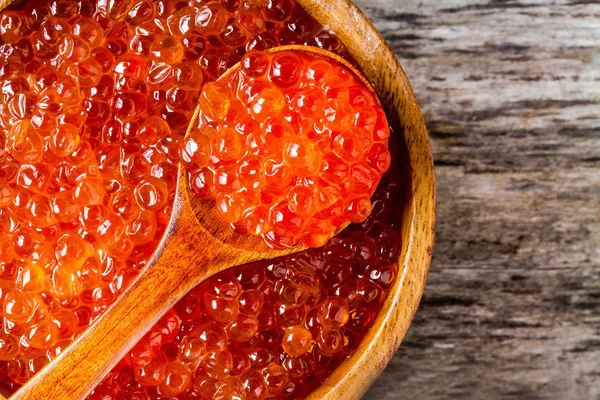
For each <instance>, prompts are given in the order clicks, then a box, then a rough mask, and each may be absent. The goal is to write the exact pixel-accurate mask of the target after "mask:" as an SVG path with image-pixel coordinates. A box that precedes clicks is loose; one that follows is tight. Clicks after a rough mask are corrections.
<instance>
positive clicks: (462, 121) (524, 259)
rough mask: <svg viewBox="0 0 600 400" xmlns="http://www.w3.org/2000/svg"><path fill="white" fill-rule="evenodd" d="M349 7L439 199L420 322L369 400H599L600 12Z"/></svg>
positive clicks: (490, 1)
mask: <svg viewBox="0 0 600 400" xmlns="http://www.w3.org/2000/svg"><path fill="white" fill-rule="evenodd" d="M355 2H356V3H357V4H358V5H359V6H360V7H361V8H362V9H363V10H364V11H365V13H366V14H367V15H368V16H369V17H370V18H371V19H372V20H373V21H374V22H375V25H376V26H377V28H378V29H379V30H380V31H381V32H382V33H383V35H384V36H385V38H386V39H387V40H388V42H389V43H390V44H391V46H392V47H393V49H394V50H395V51H396V53H397V55H398V57H399V58H400V60H401V62H402V64H403V66H404V69H405V70H406V73H407V75H408V76H409V78H410V79H411V82H412V84H413V87H414V89H415V92H416V94H417V98H418V99H419V101H420V103H421V106H422V108H423V111H424V114H425V117H426V120H427V125H428V128H429V131H430V135H431V139H432V143H433V150H434V156H435V159H436V167H437V178H438V185H439V186H438V190H439V192H438V202H439V203H438V212H439V215H438V221H439V222H438V225H437V244H436V247H435V251H434V261H433V265H432V268H431V272H430V278H429V282H428V285H427V288H426V290H425V294H424V298H423V302H422V305H421V308H420V310H419V312H418V313H417V317H416V319H415V321H414V323H413V325H412V326H411V328H410V331H409V335H408V337H407V339H406V341H405V342H404V343H403V344H402V346H401V348H400V350H399V352H398V353H397V355H396V356H395V358H394V360H393V362H392V364H391V365H390V366H389V367H388V368H387V370H386V371H385V373H384V374H383V375H382V376H381V377H380V379H379V380H378V381H377V382H376V384H375V385H374V386H373V387H372V389H371V390H370V392H369V393H368V394H367V395H366V396H365V399H366V400H397V399H398V400H400V399H402V400H420V399H426V400H429V399H485V400H495V399H519V400H522V399H523V400H529V399H532V400H535V399H552V400H554V399H560V400H578V399H583V400H592V399H600V3H599V2H598V1H597V0H589V1H584V0H564V1H562V0H561V1H556V0H518V1H516V0H479V1H478V0H356V1H355Z"/></svg>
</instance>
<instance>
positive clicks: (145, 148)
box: [0, 0, 399, 400]
mask: <svg viewBox="0 0 600 400" xmlns="http://www.w3.org/2000/svg"><path fill="white" fill-rule="evenodd" d="M295 43H305V44H310V45H315V46H319V47H323V48H326V49H328V50H332V51H334V52H337V53H339V54H344V48H343V46H342V45H341V42H340V41H339V40H338V39H337V38H336V37H335V36H333V35H332V34H331V33H330V32H328V31H327V30H324V29H323V28H322V27H321V26H320V25H319V24H318V23H317V22H315V21H314V20H312V19H311V18H310V17H309V16H308V15H307V14H306V13H304V12H303V11H302V10H301V9H300V8H299V7H298V6H297V5H296V4H295V3H293V2H292V1H290V0H268V1H267V0H256V1H253V0H247V1H239V0H216V1H215V0H208V1H207V0H203V1H197V0H190V1H176V0H156V1H149V0H123V1H113V0H107V1H104V0H103V1H100V0H31V1H28V2H24V3H23V8H22V9H20V10H10V11H6V10H5V11H3V12H1V13H0V87H1V88H2V90H1V92H0V307H1V308H0V310H1V311H2V312H1V313H0V386H2V388H0V391H4V390H6V391H8V392H10V391H13V390H15V389H16V388H17V387H19V385H21V384H23V383H24V382H26V381H27V380H28V379H29V378H30V377H31V376H33V374H35V373H36V372H37V371H39V370H40V369H41V368H42V367H43V366H44V365H46V364H47V363H48V362H49V361H50V360H52V359H53V358H55V357H56V356H57V355H58V354H59V353H60V352H61V351H62V349H64V348H65V347H66V346H67V345H68V344H69V343H70V342H71V341H72V340H73V339H74V338H75V337H77V335H79V334H80V333H81V332H82V331H84V330H85V329H87V327H88V326H89V325H90V324H91V323H92V322H93V321H94V320H95V319H96V318H97V317H98V316H99V315H100V314H101V313H102V312H103V311H104V310H105V309H106V308H107V307H109V306H110V304H111V303H112V302H113V301H114V300H115V298H116V297H117V296H118V295H119V294H120V293H121V292H122V290H123V289H124V288H125V287H126V285H127V284H128V283H129V282H130V281H131V279H132V278H133V277H135V275H136V274H137V272H138V271H139V269H140V268H142V267H143V266H144V265H145V263H146V262H147V260H148V258H149V257H150V255H151V254H152V252H153V251H154V250H155V248H156V245H157V242H158V240H159V239H160V237H161V236H162V234H163V232H164V229H165V226H166V223H167V221H168V219H169V218H170V214H171V204H172V200H173V192H174V189H175V180H176V173H177V166H178V163H179V155H180V151H181V146H182V143H183V139H184V137H183V135H184V133H185V131H186V127H187V125H188V122H189V119H190V117H191V114H192V112H193V109H194V107H195V105H196V103H197V101H198V98H199V93H200V90H201V88H202V85H203V84H204V83H205V82H211V81H214V80H215V79H216V78H217V77H218V76H219V75H220V74H221V73H222V72H223V71H224V70H226V69H227V68H228V67H229V66H231V65H233V64H235V63H237V62H238V61H240V60H241V57H242V56H243V54H244V53H245V52H246V51H247V50H260V49H264V48H267V47H272V46H276V45H279V44H295ZM376 196H377V195H376ZM398 204H399V201H398V200H397V199H396V200H393V199H387V198H386V199H383V198H382V199H379V200H377V199H376V200H375V201H374V202H373V210H374V211H373V215H379V217H377V218H378V220H377V221H379V222H378V223H377V224H372V225H373V226H372V227H367V226H366V225H365V227H364V228H361V229H363V230H367V229H369V232H371V231H373V232H377V235H379V233H381V232H383V230H384V229H383V228H385V230H386V232H388V234H389V235H388V234H386V235H388V236H386V238H389V239H378V242H381V244H378V246H379V247H378V248H377V250H376V253H377V252H382V253H388V252H392V253H393V252H395V251H397V247H396V246H397V239H396V238H395V237H394V236H393V235H391V234H390V232H393V229H392V228H390V226H393V227H394V228H396V227H397V224H395V225H394V224H392V225H390V223H389V222H383V221H388V217H389V215H390V213H391V210H396V209H397V207H398ZM378 210H386V211H384V212H383V214H381V213H380V212H379V211H378ZM370 220H372V218H370V219H369V220H367V222H366V223H365V224H367V223H368V222H369V221H370ZM369 234H371V233H369ZM373 235H375V233H373ZM394 235H395V233H394ZM373 237H375V236H373ZM392 238H393V239H392ZM385 243H388V244H385ZM287 262H289V263H292V262H295V261H292V260H291V259H290V260H289V261H287ZM297 262H298V263H299V265H300V264H301V262H300V261H297ZM327 265H330V264H329V261H327V262H325V261H323V263H322V265H321V266H320V267H319V271H320V270H323V269H324V268H326V267H327ZM331 265H333V264H331ZM262 267H263V268H264V269H263V271H262V272H263V273H266V268H267V265H262ZM338 268H340V273H344V271H346V269H345V268H347V267H344V268H341V267H338ZM244 271H245V270H244ZM319 273H320V272H319ZM395 273H396V266H395V264H393V263H392V264H389V265H388V266H386V268H385V269H382V270H381V271H380V269H376V270H375V272H373V274H370V275H369V278H368V279H369V280H373V279H374V280H375V282H377V281H378V280H382V282H390V281H392V280H393V278H394V277H395ZM328 274H330V275H331V274H334V273H333V272H330V273H328ZM319 276H320V275H319ZM328 276H329V275H328ZM365 276H366V275H365ZM371 276H373V277H371ZM236 279H237V278H236ZM240 279H242V278H240ZM282 279H284V277H282V276H279V275H277V276H276V277H273V278H271V280H270V282H272V283H273V284H275V283H276V282H279V281H280V280H282ZM319 279H320V278H319ZM327 279H329V278H327ZM240 282H242V281H241V280H240ZM241 284H242V286H244V284H243V283H241ZM234 286H236V285H234ZM382 287H383V286H382ZM265 290H266V289H265ZM320 290H323V291H324V293H325V292H326V289H325V287H324V286H323V289H320ZM194 293H195V292H194ZM211 293H212V294H211V296H216V299H213V300H215V301H216V302H215V303H214V304H216V305H219V307H218V312H214V313H213V316H214V317H215V318H218V319H215V320H214V321H215V323H217V324H219V326H221V327H225V326H227V327H228V328H227V335H228V336H227V337H228V340H229V341H228V342H227V343H226V344H221V341H220V340H219V338H218V336H211V338H208V337H207V338H205V339H202V340H205V341H208V342H210V343H211V346H213V345H214V344H215V343H219V346H221V347H223V346H224V348H225V349H233V347H232V345H233V344H234V343H246V342H248V341H249V340H251V339H248V338H250V337H251V335H252V332H253V330H254V321H253V320H252V319H251V318H245V317H244V318H242V317H240V315H242V312H243V313H244V314H243V315H246V314H248V313H251V312H253V311H252V310H253V309H254V308H257V309H261V310H262V308H260V307H259V306H258V305H259V304H261V302H260V300H256V299H257V298H260V296H259V295H258V294H257V293H256V292H250V293H246V292H245V291H244V293H243V294H241V295H240V296H239V298H238V299H237V301H238V306H237V308H236V306H235V302H234V301H233V299H231V298H229V299H228V300H226V301H224V300H223V299H222V296H221V294H220V293H221V292H219V293H214V292H211ZM227 293H229V292H227ZM327 295H328V296H330V295H334V293H327ZM190 296H191V297H187V298H186V299H187V300H184V302H185V301H190V298H193V294H190ZM227 296H233V297H236V296H237V294H236V295H233V294H228V295H227ZM266 299H267V300H268V299H269V298H268V297H266ZM262 301H263V302H265V301H266V300H264V299H263V300H262ZM269 301H270V300H269ZM192 303H193V301H192ZM207 304H209V303H207ZM211 304H212V303H211ZM274 304H275V303H273V305H271V304H269V305H268V306H267V307H274ZM221 306H222V307H221ZM178 307H179V308H175V309H174V310H173V313H176V314H177V315H178V318H180V319H181V320H182V321H196V323H198V324H200V323H202V321H206V318H208V316H207V314H206V313H205V311H204V310H205V308H204V307H205V303H204V300H202V305H201V306H200V308H199V309H198V311H197V313H194V312H192V311H190V314H185V315H187V316H184V314H182V311H181V306H178ZM243 310H244V311H243ZM215 311H216V310H215ZM236 312H238V315H237V318H236V323H235V324H231V322H230V320H229V318H230V317H232V316H233V315H234V314H235V313H236ZM351 313H352V310H351ZM286 315H287V314H286ZM213 316H211V318H213ZM186 318H187V319H186ZM256 320H257V323H258V325H257V326H256V330H257V332H258V331H261V329H263V328H261V327H262V326H264V324H265V323H266V322H268V320H264V321H263V320H262V319H258V318H256ZM211 321H212V320H211ZM261 321H262V322H261ZM311 321H316V322H315V323H317V324H320V323H319V322H318V320H316V319H313V320H311ZM364 321H367V323H366V325H364V329H367V328H368V326H369V324H370V323H372V319H369V318H366V319H364ZM369 321H371V322H369ZM349 323H350V322H347V323H346V325H345V326H348V324H349ZM165 324H166V325H165ZM173 324H175V322H172V321H171V322H169V321H167V322H165V323H163V324H162V325H159V326H157V327H156V329H157V330H160V336H159V335H158V334H155V335H154V336H153V338H154V340H158V339H157V338H160V340H161V343H162V341H163V340H164V341H166V342H168V341H171V342H172V343H173V344H174V345H176V346H183V347H185V350H180V356H179V357H180V358H179V360H187V359H189V360H191V359H198V357H199V355H198V354H205V353H206V352H207V351H208V350H203V347H202V345H201V344H200V342H199V340H200V339H201V338H202V337H201V336H198V337H194V336H190V337H188V339H185V334H184V331H181V332H179V333H176V334H171V331H170V330H171V329H173V327H174V326H175V327H176V326H179V328H178V329H181V328H182V327H185V326H186V325H185V324H184V323H183V322H182V323H181V324H180V325H177V324H175V325H173ZM230 324H231V327H229V325H230ZM298 324H299V325H301V323H298ZM298 324H296V325H298ZM287 326H293V325H285V327H287ZM281 327H282V329H283V327H284V325H281ZM325 338H327V341H328V343H337V342H336V340H334V339H336V338H339V336H337V335H335V336H331V335H329V334H328V335H327V336H326V337H325ZM274 340H275V339H274ZM154 343H156V342H155V341H152V342H151V345H150V347H146V346H138V347H136V349H134V350H136V351H137V353H135V354H136V357H138V358H139V359H140V360H144V359H148V360H151V361H153V362H152V363H150V362H149V363H148V364H146V365H145V368H144V370H143V371H138V375H137V376H136V375H135V374H133V375H132V371H134V370H135V368H134V367H132V366H131V365H129V366H128V367H127V368H125V367H124V366H127V365H128V364H127V362H128V361H127V360H124V361H123V363H122V364H121V365H120V366H119V367H118V369H116V370H115V371H114V372H113V373H112V374H111V375H110V376H109V377H108V378H107V381H106V382H111V383H110V385H113V384H114V385H117V386H118V387H117V386H111V387H112V389H110V390H109V389H106V385H102V386H101V387H99V388H98V390H97V392H96V393H95V394H94V398H96V399H98V398H102V399H119V400H123V399H135V398H137V399H150V398H156V396H155V395H154V394H152V393H153V392H152V391H153V390H154V391H157V390H163V389H158V387H161V385H163V386H162V387H163V388H165V387H166V386H165V385H168V388H166V389H165V391H164V394H165V396H167V393H172V392H170V390H179V389H178V387H179V388H181V387H182V385H183V387H185V385H186V384H187V383H186V382H188V381H189V380H191V381H192V384H193V383H194V382H201V384H202V385H204V386H203V387H207V386H210V385H216V386H218V388H217V389H215V393H217V391H218V390H220V392H219V393H220V394H219V395H221V396H226V395H227V393H228V392H227V391H229V393H232V392H235V391H236V390H239V384H238V381H236V380H234V379H232V377H236V376H239V375H235V374H236V371H237V370H236V369H235V368H234V367H235V363H234V362H235V360H237V359H238V358H236V357H234V356H235V354H236V353H235V351H230V353H231V354H232V357H231V360H232V361H231V362H232V366H231V367H229V366H228V365H229V364H228V363H229V357H228V355H227V353H219V352H217V351H211V353H215V354H214V357H213V356H211V358H207V359H206V362H204V359H203V362H204V364H203V366H202V369H201V371H200V370H199V369H200V368H192V367H191V365H189V364H188V365H187V369H185V368H181V367H180V364H178V363H173V360H172V357H173V356H172V355H171V356H167V354H172V353H169V349H168V348H166V350H165V351H162V350H161V351H162V353H160V354H164V356H163V355H161V356H160V357H159V356H157V354H159V353H158V350H157V349H158V347H157V345H155V344H154ZM276 343H277V346H280V345H281V343H282V342H281V341H280V339H277V341H276ZM315 343H316V342H315ZM352 343H353V342H349V344H346V347H345V349H346V351H350V350H349V349H351V348H354V347H353V346H355V344H352ZM159 347H162V345H160V346H159ZM334 347H335V346H334ZM316 348H319V347H318V343H317V345H315V344H314V343H313V347H312V350H311V351H314V349H316ZM171 350H173V348H172V346H171ZM228 351H229V350H228ZM132 354H133V353H132ZM305 354H308V353H305ZM161 357H165V358H161ZM186 357H187V358H186ZM142 362H143V361H142ZM286 365H287V364H286ZM286 365H282V364H281V363H279V364H277V363H275V364H273V366H267V367H265V370H264V371H263V379H264V381H265V382H266V383H268V385H274V387H278V386H282V387H288V386H289V384H290V383H289V381H288V380H287V378H285V376H286V373H287V371H288V370H287V369H286ZM224 367H226V368H224ZM136 368H137V367H136ZM229 368H231V369H229ZM209 371H210V372H211V373H213V376H220V377H221V378H212V377H211V378H210V379H208V378H206V379H205V380H203V378H198V376H199V375H200V374H204V375H202V376H205V377H207V376H209V375H208V372H209ZM190 372H191V373H192V375H191V377H190V376H189V373H190ZM214 374H217V375H214ZM311 374H312V375H311V376H317V375H318V376H322V377H324V376H326V375H328V374H329V372H326V370H325V368H323V369H320V367H316V368H315V369H313V370H311ZM131 376H134V378H135V380H134V379H132V380H131V382H132V385H131V386H128V383H127V382H129V379H130V378H131ZM165 376H167V377H168V379H166V382H168V383H166V384H165V383H164V382H165V379H162V378H163V377H165ZM255 378H256V375H249V376H248V379H247V382H248V383H246V384H245V385H246V386H244V387H247V386H248V385H253V384H255V383H256V382H260V379H255ZM240 379H241V378H240ZM311 379H313V380H314V379H316V378H311ZM319 379H320V378H319ZM215 382H216V383H215ZM139 385H144V386H143V388H142V387H141V386H139ZM153 385H154V386H153ZM243 385H244V383H243ZM295 385H296V387H299V388H300V389H296V392H290V393H292V394H290V395H289V396H287V397H286V398H295V397H294V396H296V395H295V394H293V393H300V391H301V390H303V391H308V390H310V387H309V386H303V384H302V383H301V382H300V381H298V382H297V383H295ZM307 385H309V384H308V383H307ZM259 386H260V385H259ZM128 387H129V389H127V388H128ZM192 387H193V386H192ZM248 387H249V386H248ZM221 388H222V389H221ZM105 389H106V390H108V393H109V394H107V395H106V396H104V395H102V393H103V390H105ZM111 390H112V392H111ZM286 390H288V391H289V388H288V389H286ZM110 393H112V394H110ZM186 393H188V394H186V395H178V396H175V395H173V396H171V397H174V398H202V397H198V396H196V397H192V396H194V395H192V394H189V388H188V392H186ZM136 396H137V397H136ZM165 396H163V397H165ZM185 396H188V397H185ZM224 398H226V397H224ZM247 398H252V397H247Z"/></svg>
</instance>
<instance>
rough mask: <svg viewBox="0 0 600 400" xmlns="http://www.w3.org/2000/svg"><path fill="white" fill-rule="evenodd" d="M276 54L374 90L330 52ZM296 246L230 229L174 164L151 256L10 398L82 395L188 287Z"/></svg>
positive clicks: (293, 48)
mask: <svg viewBox="0 0 600 400" xmlns="http://www.w3.org/2000/svg"><path fill="white" fill-rule="evenodd" d="M282 51H300V52H302V53H304V54H310V55H312V56H315V57H318V58H320V59H326V60H330V61H332V62H335V63H339V64H342V65H343V66H345V67H346V68H348V69H349V70H350V71H352V72H353V73H354V74H355V75H356V77H357V78H359V79H360V80H361V81H362V82H363V83H364V84H365V86H366V87H367V88H368V89H369V90H370V91H372V92H373V93H374V90H373V88H372V86H371V85H370V84H369V82H368V80H367V79H366V78H365V77H364V76H362V74H361V73H360V72H359V71H358V70H357V69H356V68H355V67H353V66H352V65H351V64H350V63H348V62H347V61H346V60H344V59H342V58H341V57H339V56H337V55H335V54H333V53H330V52H327V51H325V50H320V49H316V48H311V47H307V46H282V47H277V48H272V49H270V50H269V53H276V52H282ZM240 68H241V67H240V64H239V63H238V64H237V65H235V66H233V67H232V68H230V69H229V70H228V71H227V72H226V73H225V74H224V75H223V76H222V77H221V78H219V80H223V79H227V78H228V77H230V76H231V74H234V73H236V72H237V71H239V70H240ZM375 97H377V96H375ZM378 101H379V100H378ZM199 113H200V107H199V106H198V107H197V109H196V112H195V113H194V116H193V117H192V119H191V121H190V124H189V127H188V132H189V131H190V130H191V129H193V127H194V126H195V125H196V124H197V121H198V116H199ZM347 225H348V223H346V224H345V225H343V226H341V227H340V228H339V229H338V231H337V232H339V231H340V230H342V229H343V228H345V227H346V226H347ZM301 250H304V248H303V247H302V246H297V247H293V248H289V249H272V248H269V247H268V246H267V245H266V243H265V242H264V240H263V239H262V238H261V237H259V236H255V235H244V234H239V233H236V232H235V231H234V230H233V229H232V228H231V227H230V226H229V225H228V224H227V223H226V222H224V221H223V220H222V219H220V218H219V216H218V215H217V212H216V209H215V206H214V201H212V200H201V199H199V198H197V197H196V196H195V195H194V194H193V193H192V191H191V189H190V187H189V181H188V176H187V171H186V169H185V168H184V167H183V166H180V168H179V172H178V178H177V191H176V194H175V200H174V204H173V211H172V215H171V220H170V223H169V225H168V227H167V229H166V232H165V234H164V236H163V238H162V240H161V241H160V243H159V245H158V248H157V250H156V251H155V253H154V254H153V256H152V258H151V259H150V261H149V262H148V263H147V265H146V266H145V267H144V268H143V269H142V270H141V271H140V273H139V274H138V276H137V277H136V278H135V280H134V281H133V283H132V284H131V285H130V286H129V287H128V288H127V289H126V290H125V291H124V293H122V294H121V295H120V296H119V298H118V299H117V300H116V301H115V303H113V304H112V306H111V307H110V308H109V309H108V310H107V311H106V312H105V313H104V314H103V315H102V316H101V317H100V318H99V319H98V320H97V321H96V322H94V324H93V325H92V326H91V327H90V328H89V329H88V330H86V331H85V332H84V333H83V334H82V335H81V336H80V337H79V338H78V339H77V340H76V341H74V342H73V343H72V344H71V345H70V346H68V347H67V348H66V349H65V351H63V352H62V353H61V354H60V355H59V356H58V357H57V358H56V359H55V360H53V362H52V363H50V364H49V365H48V366H46V367H45V368H43V369H42V370H41V371H40V372H39V373H38V374H36V375H35V376H34V377H33V378H32V379H30V380H29V381H28V382H27V383H26V384H25V385H24V386H23V387H22V388H20V389H19V390H18V391H17V392H16V393H15V394H14V395H13V396H12V397H11V398H12V399H15V400H25V399H32V400H33V399H43V398H51V399H53V400H73V399H83V398H85V397H86V396H87V395H88V394H89V393H90V392H91V391H92V390H93V389H94V387H95V386H96V385H97V384H98V383H99V382H100V380H101V379H102V378H103V377H104V376H105V375H106V374H107V373H108V372H109V371H110V370H111V369H112V368H113V367H114V366H115V365H116V364H117V362H118V361H119V360H120V359H121V358H123V356H125V354H126V353H127V351H129V350H130V349H131V348H132V347H133V346H134V345H135V344H136V343H137V342H138V341H139V340H140V339H141V338H142V336H143V335H144V334H145V333H146V332H148V331H149V330H150V329H151V328H152V326H153V325H154V324H155V323H156V322H157V321H158V320H159V319H160V318H161V317H162V316H163V315H164V314H165V313H166V312H167V311H168V310H169V309H170V308H171V307H172V306H173V305H175V303H177V301H179V300H180V299H181V298H182V297H183V296H184V295H185V294H186V293H188V292H189V291H190V290H191V289H193V288H194V287H196V286H197V285H199V284H200V283H202V282H203V281H205V280H206V279H208V278H210V277H211V276H213V275H215V274H218V273H219V272H222V271H224V270H227V269H230V268H233V267H236V266H239V265H243V264H248V263H251V262H255V261H260V260H267V259H272V258H277V257H281V256H285V255H288V254H291V253H295V252H298V251H301Z"/></svg>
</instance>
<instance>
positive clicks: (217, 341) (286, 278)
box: [89, 182, 401, 400]
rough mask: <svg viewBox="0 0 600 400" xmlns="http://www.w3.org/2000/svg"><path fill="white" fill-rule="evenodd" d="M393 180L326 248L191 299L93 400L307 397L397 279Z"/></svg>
mask: <svg viewBox="0 0 600 400" xmlns="http://www.w3.org/2000/svg"><path fill="white" fill-rule="evenodd" d="M400 189H401V188H400V187H399V186H398V185H397V184H396V183H394V182H383V183H382V184H381V186H380V187H379V189H378V191H377V193H376V194H375V196H374V198H373V200H374V211H373V214H372V215H371V216H370V217H369V218H368V219H367V220H366V221H365V222H364V223H363V224H361V225H351V226H350V227H349V229H346V230H345V231H344V232H342V233H341V234H340V235H339V236H336V237H334V238H333V239H331V240H330V241H329V242H328V243H327V244H326V245H325V246H324V247H322V248H320V249H312V250H308V251H304V252H302V253H299V254H296V255H292V256H288V257H285V258H281V259H276V260H271V261H263V262H259V263H254V264H249V265H245V266H242V267H237V268H235V269H233V270H231V271H226V272H224V273H221V274H219V275H218V276H216V277H214V278H212V279H210V280H209V281H206V282H204V283H203V284H201V285H200V286H198V287H197V288H195V289H194V290H192V291H191V292H190V293H189V294H187V295H186V296H185V297H184V298H183V299H182V300H181V301H180V302H179V303H178V304H177V305H176V306H175V307H174V308H173V309H172V310H170V311H169V312H168V313H167V314H166V315H165V316H164V317H163V318H162V319H161V320H160V322H159V323H158V324H156V326H154V328H153V329H152V330H151V331H150V332H149V333H148V334H146V336H145V337H144V338H143V339H142V340H141V341H140V342H138V343H137V345H136V346H135V347H134V348H133V349H132V350H131V351H130V352H129V353H128V354H127V355H126V357H125V358H123V360H122V361H121V362H120V363H119V364H118V366H117V367H115V368H114V369H113V371H112V372H111V373H110V374H109V375H108V376H107V377H106V378H105V379H104V381H103V382H102V383H101V384H100V385H99V386H98V387H97V388H96V389H95V390H94V392H93V393H92V395H91V396H90V397H89V400H106V399H120V400H121V399H148V400H150V399H164V398H169V399H171V398H177V399H202V400H213V399H215V400H217V399H218V400H231V399H240V400H244V399H245V400H259V399H260V400H263V399H270V400H275V399H302V398H305V397H307V396H308V395H309V394H310V392H311V391H313V390H314V389H315V388H316V387H318V385H319V384H320V383H321V382H322V381H323V380H324V379H326V378H327V377H328V376H329V375H330V374H331V372H332V371H333V370H334V369H335V368H336V367H337V366H338V365H339V364H340V363H341V362H343V361H344V360H345V359H346V358H347V357H348V356H349V355H351V354H352V352H353V351H354V350H355V349H356V346H357V345H358V344H359V343H360V341H361V340H362V338H363V337H364V335H365V334H366V333H367V331H368V330H369V327H370V326H371V325H372V324H373V321H374V319H375V317H376V314H377V310H379V309H380V308H381V307H382V304H383V301H384V300H385V295H386V291H387V290H388V289H389V288H390V286H391V285H392V284H393V282H394V280H395V279H396V274H397V265H396V262H397V261H398V256H399V251H400V237H399V233H398V230H397V228H398V225H399V224H398V222H397V221H398V216H397V214H396V215H394V214H393V213H394V211H393V210H394V205H397V204H398V199H399V197H400V196H401V193H400Z"/></svg>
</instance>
